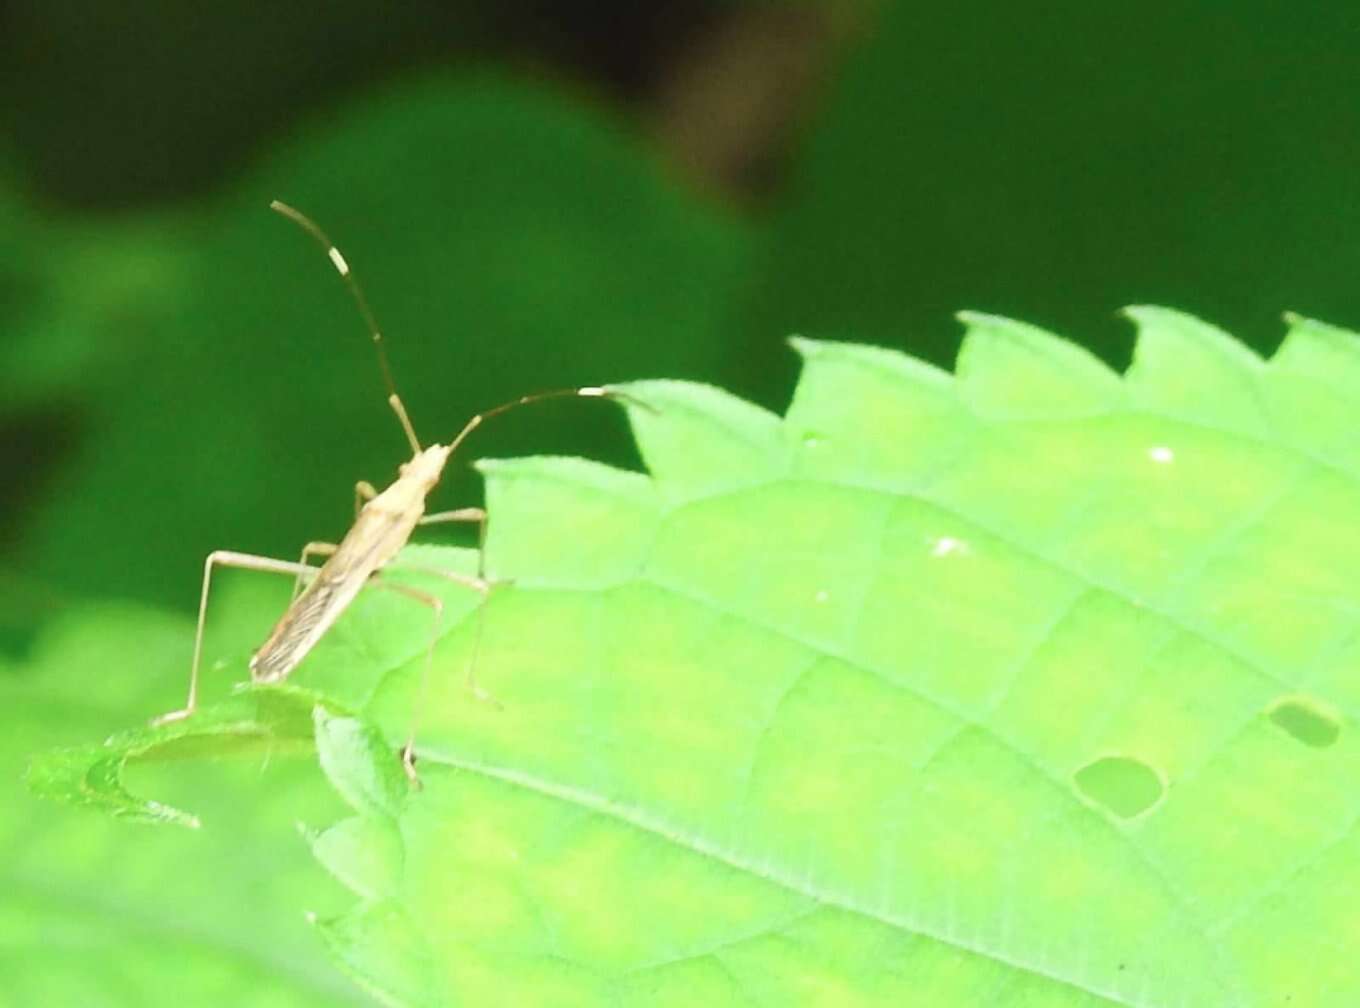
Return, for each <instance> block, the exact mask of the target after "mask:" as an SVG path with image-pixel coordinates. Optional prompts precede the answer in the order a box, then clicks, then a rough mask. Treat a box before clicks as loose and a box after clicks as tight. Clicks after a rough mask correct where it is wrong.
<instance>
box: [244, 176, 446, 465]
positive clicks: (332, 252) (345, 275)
mask: <svg viewBox="0 0 1360 1008" xmlns="http://www.w3.org/2000/svg"><path fill="white" fill-rule="evenodd" d="M269 209H271V210H273V211H275V212H276V213H279V214H282V215H283V216H284V217H287V218H288V219H289V220H291V221H292V222H293V223H294V224H296V225H297V226H298V227H300V228H302V230H304V231H306V232H307V233H308V234H309V235H311V236H312V237H313V238H315V239H316V240H317V242H318V243H319V244H320V245H321V247H322V248H324V249H325V250H326V257H327V258H328V259H330V261H331V265H332V266H334V267H335V271H336V272H337V273H339V274H340V279H341V280H343V281H344V282H345V289H346V290H348V291H349V294H350V297H351V298H353V300H354V304H355V305H356V306H357V307H358V309H359V314H360V315H361V316H362V317H363V320H364V325H365V326H367V327H368V335H369V337H370V338H371V339H372V341H373V349H374V350H375V351H376V352H377V354H378V366H379V367H380V368H382V377H383V384H384V385H386V386H387V403H388V405H389V406H391V407H392V412H394V413H396V415H397V420H398V421H399V422H400V423H401V429H402V431H403V432H404V433H405V434H406V440H407V441H409V442H410V443H411V453H412V454H413V455H419V454H420V440H419V439H418V438H417V437H416V432H415V428H414V427H412V426H411V418H410V417H409V416H407V415H406V406H405V405H404V404H403V403H402V401H401V396H400V395H398V394H397V384H396V382H395V381H393V380H392V366H391V365H390V364H389V363H388V360H387V350H386V348H385V347H386V344H385V342H384V340H383V335H382V330H381V329H379V328H378V320H377V318H375V317H374V315H373V309H371V308H370V307H369V306H368V298H366V297H365V296H364V289H363V288H362V287H360V286H359V281H358V279H357V278H356V277H355V276H354V271H353V270H352V269H350V266H349V262H348V261H347V260H346V259H345V257H344V256H343V255H341V254H340V250H339V249H338V248H337V247H336V245H335V242H333V241H331V240H330V238H329V236H327V234H326V232H325V231H322V230H321V227H320V225H318V224H317V223H316V221H314V220H312V219H311V218H310V217H308V216H307V215H306V214H304V213H303V212H302V211H300V210H297V209H295V208H293V207H291V206H289V205H288V204H287V203H284V202H282V201H281V200H274V201H272V202H271V203H270V204H269Z"/></svg>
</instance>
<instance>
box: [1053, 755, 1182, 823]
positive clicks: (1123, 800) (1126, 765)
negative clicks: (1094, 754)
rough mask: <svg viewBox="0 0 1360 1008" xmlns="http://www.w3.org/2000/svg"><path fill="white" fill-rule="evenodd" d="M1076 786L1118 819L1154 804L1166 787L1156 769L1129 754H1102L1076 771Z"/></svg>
mask: <svg viewBox="0 0 1360 1008" xmlns="http://www.w3.org/2000/svg"><path fill="white" fill-rule="evenodd" d="M1072 780H1073V781H1074V782H1075V783H1076V785H1077V789H1078V790H1079V791H1081V793H1082V794H1084V795H1085V796H1086V797H1087V798H1089V799H1090V800H1091V801H1093V802H1095V803H1096V804H1097V805H1099V806H1101V807H1102V808H1104V809H1106V810H1108V811H1110V812H1113V813H1114V814H1115V815H1117V816H1119V817H1120V818H1121V819H1132V818H1133V817H1134V816H1136V815H1139V814H1141V813H1143V812H1146V811H1147V810H1148V809H1150V808H1152V806H1153V805H1156V804H1157V801H1158V800H1159V799H1160V798H1161V797H1162V792H1163V791H1164V790H1165V788H1164V787H1163V786H1162V778H1161V777H1159V776H1158V775H1157V771H1155V770H1153V769H1152V767H1150V766H1148V765H1147V764H1146V763H1144V762H1142V761H1141V760H1136V759H1132V758H1130V757H1128V756H1103V757H1101V758H1100V759H1098V760H1095V761H1094V762H1091V763H1088V764H1086V766H1084V767H1082V768H1081V769H1080V770H1078V771H1077V772H1076V773H1075V774H1074V775H1073V776H1072Z"/></svg>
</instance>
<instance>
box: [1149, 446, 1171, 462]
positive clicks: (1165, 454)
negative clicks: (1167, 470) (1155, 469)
mask: <svg viewBox="0 0 1360 1008" xmlns="http://www.w3.org/2000/svg"><path fill="white" fill-rule="evenodd" d="M1148 458H1150V459H1152V461H1154V462H1156V463H1157V464H1158V465H1170V464H1171V463H1172V462H1174V461H1176V453H1175V452H1174V451H1172V450H1171V449H1170V448H1168V447H1167V446H1166V445H1153V446H1152V447H1151V448H1149V449H1148Z"/></svg>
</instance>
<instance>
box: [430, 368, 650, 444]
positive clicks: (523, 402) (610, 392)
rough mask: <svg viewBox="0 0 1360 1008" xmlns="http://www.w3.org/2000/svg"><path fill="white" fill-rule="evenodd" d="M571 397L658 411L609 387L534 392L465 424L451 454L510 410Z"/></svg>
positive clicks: (582, 387)
mask: <svg viewBox="0 0 1360 1008" xmlns="http://www.w3.org/2000/svg"><path fill="white" fill-rule="evenodd" d="M571 396H579V397H582V398H586V399H613V400H616V401H618V402H622V403H627V404H628V405H631V406H637V407H640V408H642V409H645V410H647V411H648V412H649V413H655V412H656V411H657V410H656V407H655V406H653V405H652V404H651V403H649V402H646V401H644V400H642V399H638V398H637V397H636V396H633V395H629V394H628V393H627V392H622V391H620V390H619V389H616V388H610V387H609V386H607V385H583V386H581V387H580V388H562V389H548V390H547V391H546V392H532V393H530V394H529V395H522V396H519V397H518V398H515V399H511V400H510V401H509V402H503V403H501V404H500V405H499V406H493V407H491V409H489V410H483V411H482V412H481V413H478V414H477V415H476V416H474V417H473V418H472V419H471V420H469V421H468V422H467V423H466V424H464V425H463V429H462V430H460V431H459V432H458V436H457V437H455V438H454V439H453V440H452V441H451V442H449V453H450V454H453V453H454V452H456V451H457V450H458V446H459V445H461V444H462V443H463V442H464V441H465V440H466V439H467V437H468V435H469V434H471V433H472V432H473V431H475V430H476V429H477V428H478V427H480V426H481V425H482V423H483V422H484V421H486V420H490V419H491V418H492V417H494V416H498V415H500V414H501V413H508V412H510V410H512V409H516V408H518V407H520V406H527V405H528V404H529V403H536V402H542V401H543V400H545V399H564V398H567V397H571Z"/></svg>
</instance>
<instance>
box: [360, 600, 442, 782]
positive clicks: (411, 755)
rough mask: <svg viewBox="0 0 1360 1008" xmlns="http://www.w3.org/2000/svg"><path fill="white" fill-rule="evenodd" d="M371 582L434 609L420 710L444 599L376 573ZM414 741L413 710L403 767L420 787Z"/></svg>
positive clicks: (418, 691) (418, 698)
mask: <svg viewBox="0 0 1360 1008" xmlns="http://www.w3.org/2000/svg"><path fill="white" fill-rule="evenodd" d="M369 584H370V585H372V586H373V587H375V588H386V589H388V590H389V591H394V592H396V593H397V594H399V595H405V596H406V597H407V598H409V599H414V600H415V601H416V602H419V603H421V604H422V605H427V606H429V607H430V609H431V610H433V612H434V622H433V623H432V624H431V625H430V639H429V642H428V643H427V644H426V645H425V664H424V665H423V666H422V667H421V670H420V682H419V684H418V685H417V686H416V707H415V710H419V709H420V702H421V698H422V696H423V694H424V692H425V681H426V679H428V678H429V675H430V665H431V664H432V663H433V662H434V645H435V642H436V641H438V640H439V631H440V630H441V629H442V628H443V625H444V600H443V599H441V598H440V597H439V596H438V595H431V594H430V593H429V592H423V591H421V590H420V589H418V588H411V587H409V586H407V585H402V584H394V583H393V582H391V581H387V580H384V579H383V578H382V577H380V576H378V575H374V576H373V577H372V578H371V579H370V580H369ZM414 743H415V714H414V711H413V712H412V717H411V731H410V733H409V734H408V735H407V736H406V742H405V743H404V744H403V745H402V747H401V768H402V769H403V770H404V771H406V776H407V777H408V778H409V779H410V781H411V783H412V784H413V785H414V786H416V787H420V778H419V777H418V776H417V775H416V758H415V749H414Z"/></svg>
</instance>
